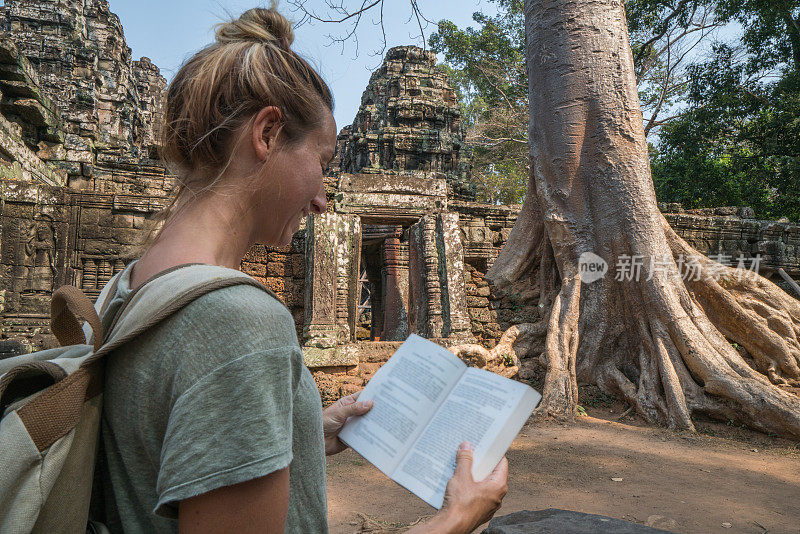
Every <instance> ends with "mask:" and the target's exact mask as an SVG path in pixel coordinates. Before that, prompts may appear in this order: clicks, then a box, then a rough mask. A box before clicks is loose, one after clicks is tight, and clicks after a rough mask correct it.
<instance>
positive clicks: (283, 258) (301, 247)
mask: <svg viewBox="0 0 800 534" xmlns="http://www.w3.org/2000/svg"><path fill="white" fill-rule="evenodd" d="M242 272H244V273H247V274H249V275H250V276H252V277H253V278H255V279H256V280H258V281H259V282H261V283H263V284H264V285H265V286H267V287H268V288H270V289H271V290H272V291H274V292H275V293H276V294H277V295H278V297H280V299H281V300H282V301H283V302H284V304H286V307H287V308H289V311H290V312H291V313H292V317H293V318H294V322H295V325H296V329H297V336H298V338H301V336H302V332H303V316H304V314H303V312H304V302H303V299H304V287H305V278H306V268H305V229H301V230H300V231H299V232H297V233H296V234H295V235H294V237H293V238H292V243H291V244H290V245H288V246H286V247H281V248H275V247H265V246H263V245H256V246H255V247H253V248H252V249H250V251H249V252H248V253H247V255H246V256H245V257H244V260H243V261H242Z"/></svg>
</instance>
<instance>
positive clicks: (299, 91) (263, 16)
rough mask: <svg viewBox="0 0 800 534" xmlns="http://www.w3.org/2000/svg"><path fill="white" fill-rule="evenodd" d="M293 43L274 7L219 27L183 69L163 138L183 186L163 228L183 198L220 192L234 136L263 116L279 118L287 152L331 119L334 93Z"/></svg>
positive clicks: (169, 100)
mask: <svg viewBox="0 0 800 534" xmlns="http://www.w3.org/2000/svg"><path fill="white" fill-rule="evenodd" d="M293 40H294V32H293V31H292V26H291V24H290V23H289V21H288V20H286V18H285V17H284V16H283V15H281V14H280V13H278V11H277V10H276V8H275V2H274V1H273V3H272V6H271V7H270V8H269V9H266V8H254V9H249V10H247V11H245V12H244V13H243V14H242V15H241V16H240V17H239V18H238V19H236V20H231V21H229V22H225V23H222V24H218V25H217V27H216V40H215V42H213V43H212V44H210V45H208V46H206V47H205V48H203V49H202V50H200V51H199V52H197V53H196V54H194V56H192V57H191V58H190V59H189V60H188V61H187V62H186V63H184V64H183V66H181V68H180V70H179V71H178V73H177V74H176V75H175V78H174V79H173V80H172V82H171V83H170V85H169V88H168V89H167V95H166V103H165V109H164V124H163V127H162V130H161V138H162V140H161V147H162V148H161V155H162V158H163V160H164V162H165V163H166V164H167V166H168V168H169V169H170V171H172V172H173V173H174V174H175V175H176V178H177V182H176V187H175V190H174V191H173V194H172V201H171V202H170V204H169V205H168V207H167V209H165V210H164V211H163V212H162V214H161V216H160V217H159V218H158V219H159V220H158V221H157V223H160V222H164V221H165V220H167V219H168V218H169V217H170V216H171V215H172V214H173V213H174V211H175V205H176V203H177V201H178V200H179V199H180V198H181V197H182V196H184V192H190V193H191V194H193V195H196V194H199V193H201V192H204V191H207V190H210V189H211V188H212V187H213V186H214V185H215V184H216V182H217V181H218V180H219V177H220V176H221V175H222V174H223V173H224V171H225V169H226V168H227V166H228V164H229V162H230V157H231V155H232V152H233V148H234V146H233V145H234V139H233V137H234V135H233V134H234V133H235V132H237V131H238V130H239V129H240V128H241V127H242V126H243V125H244V124H246V123H247V122H248V121H250V120H252V118H253V117H254V116H255V115H256V114H257V112H258V111H259V110H261V109H262V108H264V107H266V106H276V107H277V108H278V109H279V110H280V111H281V121H282V123H281V125H280V135H281V139H282V141H283V142H284V143H285V144H288V145H290V144H293V143H296V142H299V141H302V140H303V139H304V138H305V137H306V136H307V135H308V134H309V133H310V132H311V131H313V130H314V129H315V128H317V127H319V126H320V124H321V123H322V121H323V118H324V115H325V114H326V113H328V112H330V111H332V109H333V97H332V95H331V91H330V89H329V88H328V85H327V84H326V83H325V81H324V80H323V79H322V77H321V76H320V75H319V74H318V73H317V72H316V71H315V70H314V69H313V68H312V67H311V66H310V65H309V64H308V62H306V61H305V60H304V59H303V58H302V57H300V56H299V55H298V54H297V53H296V52H295V51H294V50H292V49H291V44H292V41H293ZM187 190H188V191H187ZM159 233H160V232H159ZM150 235H151V236H152V231H151V234H150ZM156 237H157V236H156ZM149 240H150V239H149V238H148V241H149Z"/></svg>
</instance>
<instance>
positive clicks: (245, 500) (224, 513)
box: [178, 467, 289, 534]
mask: <svg viewBox="0 0 800 534" xmlns="http://www.w3.org/2000/svg"><path fill="white" fill-rule="evenodd" d="M288 509H289V468H288V467H286V468H284V469H281V470H280V471H275V472H273V473H270V474H268V475H266V476H263V477H260V478H254V479H252V480H248V481H246V482H241V483H239V484H234V485H232V486H224V487H222V488H219V489H215V490H212V491H209V492H208V493H203V494H201V495H198V496H197V497H192V498H189V499H185V500H183V501H181V502H180V503H179V505H178V532H179V533H180V534H217V533H220V534H221V533H227V532H236V533H237V534H249V533H256V532H258V533H259V534H261V533H265V534H266V533H268V534H273V533H275V534H278V533H282V532H283V531H284V527H285V524H286V513H287V511H288Z"/></svg>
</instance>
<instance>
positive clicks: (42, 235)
mask: <svg viewBox="0 0 800 534" xmlns="http://www.w3.org/2000/svg"><path fill="white" fill-rule="evenodd" d="M48 237H50V230H49V228H47V226H45V225H44V223H39V224H37V225H36V239H38V240H39V241H46V240H47V238H48Z"/></svg>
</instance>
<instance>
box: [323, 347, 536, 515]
mask: <svg viewBox="0 0 800 534" xmlns="http://www.w3.org/2000/svg"><path fill="white" fill-rule="evenodd" d="M541 398H542V397H541V395H539V394H538V393H537V392H536V391H534V390H533V389H531V388H530V387H529V386H526V385H525V384H522V383H520V382H515V381H514V380H509V379H508V378H504V377H502V376H499V375H496V374H494V373H490V372H489V371H483V370H481V369H475V368H469V367H467V366H466V364H464V362H462V361H461V360H460V359H458V358H457V357H456V356H455V355H454V354H453V353H452V352H450V351H449V350H447V349H445V348H444V347H440V346H439V345H437V344H436V343H433V342H431V341H428V340H427V339H424V338H421V337H419V336H416V335H411V336H410V337H409V338H408V339H407V340H406V341H405V343H403V344H402V345H401V346H400V348H399V349H397V352H395V353H394V354H393V355H392V357H391V358H389V361H388V362H386V363H385V364H384V365H383V366H382V367H381V368H380V369H379V370H378V372H377V373H375V376H373V377H372V380H370V381H369V383H368V384H367V387H365V388H364V391H362V392H361V395H360V396H359V398H358V400H359V401H366V400H370V399H372V400H373V401H374V402H375V404H374V406H373V407H372V409H371V410H370V411H369V412H367V414H366V415H364V416H362V417H355V418H352V419H350V420H349V421H348V422H347V424H345V426H344V428H343V429H342V431H341V433H340V434H339V438H340V439H341V440H342V441H344V442H345V443H347V444H348V445H349V446H350V447H352V448H353V449H354V450H355V451H356V452H358V453H359V454H361V456H363V457H364V458H366V459H367V460H369V461H370V462H371V463H372V464H373V465H375V467H377V468H378V469H380V470H381V471H383V472H384V473H385V474H386V475H387V476H389V478H391V479H392V480H394V481H395V482H397V483H398V484H400V485H401V486H403V487H405V488H406V489H408V490H409V491H411V492H412V493H414V494H416V495H417V496H418V497H420V498H421V499H422V500H424V501H425V502H427V503H428V504H430V505H431V506H433V507H435V508H441V507H442V501H443V499H444V489H445V486H446V485H447V481H448V480H450V477H452V476H453V472H454V471H455V466H456V450H457V449H458V446H459V444H460V443H462V442H464V441H467V442H469V443H470V445H472V448H473V451H474V452H473V465H472V477H473V478H474V479H475V480H483V479H484V478H486V476H487V475H489V473H491V472H492V470H493V469H494V468H495V467H496V466H497V464H498V462H499V461H500V459H501V458H502V457H503V455H504V454H505V453H506V450H508V447H509V446H510V445H511V442H512V441H514V438H515V437H516V435H517V433H519V431H520V429H521V428H522V426H523V425H524V424H525V421H527V419H528V417H530V415H531V412H532V411H533V409H534V408H535V407H536V405H537V404H539V401H540V400H541Z"/></svg>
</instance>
